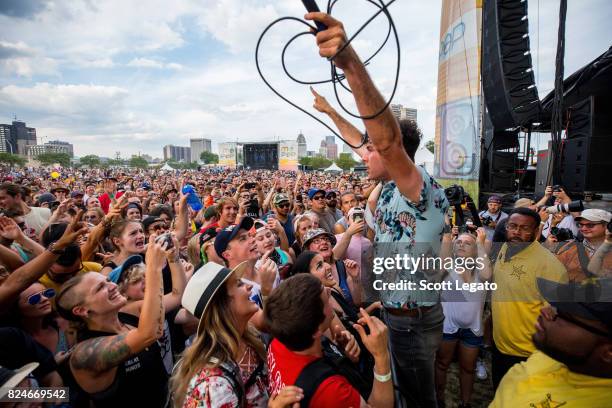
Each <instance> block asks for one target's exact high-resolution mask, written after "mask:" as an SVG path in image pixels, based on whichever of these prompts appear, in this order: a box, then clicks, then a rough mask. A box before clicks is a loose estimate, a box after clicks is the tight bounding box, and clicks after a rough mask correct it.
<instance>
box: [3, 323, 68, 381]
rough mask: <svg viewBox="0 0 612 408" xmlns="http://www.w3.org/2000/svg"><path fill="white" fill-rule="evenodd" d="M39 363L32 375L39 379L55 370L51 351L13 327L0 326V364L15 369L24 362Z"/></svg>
mask: <svg viewBox="0 0 612 408" xmlns="http://www.w3.org/2000/svg"><path fill="white" fill-rule="evenodd" d="M32 362H37V363H38V364H40V365H39V366H38V368H37V369H36V370H34V372H33V374H34V377H36V378H37V379H39V380H40V379H41V378H42V377H44V376H46V375H47V374H49V373H50V372H53V371H56V370H57V364H56V363H55V358H54V357H53V353H51V352H50V351H49V350H47V348H46V347H44V346H42V345H40V344H39V343H38V342H36V340H34V339H33V338H32V336H30V335H29V334H27V333H26V332H24V331H23V330H21V329H17V328H15V327H1V328H0V365H1V366H3V367H5V368H9V369H11V370H15V369H17V368H20V367H22V366H23V365H25V364H28V363H32Z"/></svg>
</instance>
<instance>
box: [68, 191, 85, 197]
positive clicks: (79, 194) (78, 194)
mask: <svg viewBox="0 0 612 408" xmlns="http://www.w3.org/2000/svg"><path fill="white" fill-rule="evenodd" d="M84 195H85V193H83V192H82V191H78V190H75V191H73V192H72V193H70V197H72V198H75V197H83V196H84Z"/></svg>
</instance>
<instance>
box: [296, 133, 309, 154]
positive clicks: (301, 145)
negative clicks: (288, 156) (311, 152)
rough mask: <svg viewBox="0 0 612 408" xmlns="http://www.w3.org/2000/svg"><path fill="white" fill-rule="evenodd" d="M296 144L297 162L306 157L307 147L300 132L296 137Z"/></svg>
mask: <svg viewBox="0 0 612 408" xmlns="http://www.w3.org/2000/svg"><path fill="white" fill-rule="evenodd" d="M297 143H298V160H299V159H301V158H302V157H304V156H306V151H307V149H308V146H307V145H306V138H305V137H304V134H303V133H302V132H300V134H299V135H298V137H297Z"/></svg>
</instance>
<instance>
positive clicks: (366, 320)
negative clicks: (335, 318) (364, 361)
mask: <svg viewBox="0 0 612 408" xmlns="http://www.w3.org/2000/svg"><path fill="white" fill-rule="evenodd" d="M359 313H360V315H361V317H360V318H359V320H358V321H357V323H356V324H353V327H354V328H355V330H357V333H359V337H361V341H362V342H363V345H364V346H365V347H366V348H367V349H368V351H369V352H370V353H371V354H372V356H374V358H375V359H376V358H382V357H385V356H388V353H389V350H388V329H387V326H385V324H384V323H383V322H381V321H380V320H379V319H378V318H377V317H376V316H370V315H369V314H368V313H367V312H366V311H365V310H364V309H360V310H359ZM363 326H368V329H369V330H370V333H369V334H366V332H365V329H364V328H363Z"/></svg>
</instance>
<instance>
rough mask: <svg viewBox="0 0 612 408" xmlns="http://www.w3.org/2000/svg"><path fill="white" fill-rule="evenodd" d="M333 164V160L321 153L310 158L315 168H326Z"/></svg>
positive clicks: (311, 164)
mask: <svg viewBox="0 0 612 408" xmlns="http://www.w3.org/2000/svg"><path fill="white" fill-rule="evenodd" d="M331 164H332V161H331V160H329V159H327V158H326V157H323V156H321V155H319V156H315V157H311V158H310V166H312V168H313V169H315V170H318V169H324V168H326V167H329V166H331Z"/></svg>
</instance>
